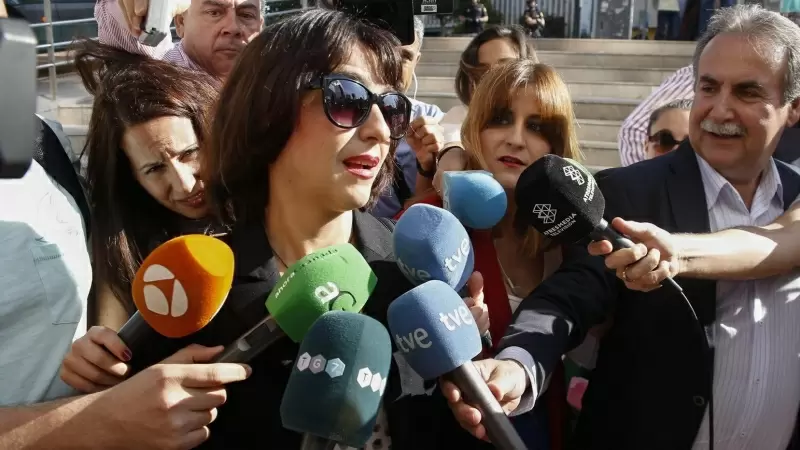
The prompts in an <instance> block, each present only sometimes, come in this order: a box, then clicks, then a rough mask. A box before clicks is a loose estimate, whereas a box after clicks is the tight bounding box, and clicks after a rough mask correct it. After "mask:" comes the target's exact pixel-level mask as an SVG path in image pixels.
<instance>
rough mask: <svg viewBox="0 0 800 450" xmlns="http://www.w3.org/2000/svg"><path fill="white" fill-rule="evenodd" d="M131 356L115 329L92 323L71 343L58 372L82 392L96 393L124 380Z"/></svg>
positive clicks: (63, 378) (69, 383)
mask: <svg viewBox="0 0 800 450" xmlns="http://www.w3.org/2000/svg"><path fill="white" fill-rule="evenodd" d="M130 359H131V353H130V350H128V347H127V346H126V345H125V343H124V342H122V339H120V338H119V336H117V333H115V332H114V330H111V329H110V328H106V327H100V326H94V327H92V328H90V329H89V331H88V332H87V333H86V334H85V335H83V336H82V337H81V338H80V339H78V340H77V341H75V342H73V343H72V347H70V350H69V353H67V356H65V357H64V361H63V362H62V363H61V372H60V374H59V375H60V377H61V379H62V380H63V381H64V382H65V383H67V384H68V385H70V386H72V387H73V388H75V389H77V390H79V391H81V392H84V393H87V394H90V393H92V392H99V391H102V390H104V389H107V388H109V387H111V386H114V385H116V384H119V383H121V382H122V381H124V380H125V377H127V375H128V371H129V370H130V368H129V367H128V365H127V364H126V363H127V362H128V361H129V360H130Z"/></svg>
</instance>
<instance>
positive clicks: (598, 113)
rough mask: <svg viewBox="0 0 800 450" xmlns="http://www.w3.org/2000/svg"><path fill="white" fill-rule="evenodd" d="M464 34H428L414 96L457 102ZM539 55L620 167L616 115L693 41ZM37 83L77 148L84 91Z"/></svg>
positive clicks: (603, 158)
mask: <svg viewBox="0 0 800 450" xmlns="http://www.w3.org/2000/svg"><path fill="white" fill-rule="evenodd" d="M469 41H470V38H460V37H456V38H427V39H425V41H424V43H423V54H422V60H421V61H420V64H419V66H418V68H417V77H418V82H419V86H418V89H417V99H419V100H421V101H424V102H427V103H432V104H436V105H438V106H439V107H440V108H442V109H443V110H444V111H447V110H448V109H450V108H451V107H453V106H455V105H457V104H458V103H459V101H458V98H457V97H456V95H455V93H454V89H453V80H454V79H453V77H454V75H455V73H456V69H457V68H458V61H459V58H460V56H461V52H462V51H463V50H464V48H466V46H467V44H468V43H469ZM535 45H536V48H537V52H538V54H539V59H540V60H541V61H542V62H544V63H547V64H550V65H553V66H554V67H555V68H556V69H557V70H558V71H559V73H560V74H561V76H562V77H563V78H564V80H565V81H566V82H567V84H568V86H569V89H570V92H571V94H572V97H573V102H574V109H575V114H576V117H577V119H578V120H577V121H578V126H579V128H578V134H579V137H580V139H581V143H582V149H583V151H584V153H585V154H586V156H587V158H588V161H587V163H588V165H590V166H595V167H612V166H618V165H619V154H618V150H617V143H616V141H617V133H618V131H619V126H620V124H621V122H622V120H623V119H624V118H625V117H626V116H627V115H628V114H629V113H630V112H631V111H632V110H633V108H635V107H636V105H638V104H639V102H640V101H641V100H642V99H644V98H645V97H647V95H649V94H650V92H652V90H653V89H654V88H655V87H657V86H658V85H659V84H661V81H662V80H663V79H664V78H665V77H667V76H669V75H670V74H672V73H673V72H674V71H675V70H676V69H678V68H680V67H683V66H685V65H687V64H689V63H690V61H691V55H692V52H693V51H694V45H693V44H692V43H684V42H661V41H658V42H656V41H622V40H590V39H538V40H536V42H535ZM48 96H49V88H48V84H47V81H46V79H43V80H41V81H40V83H39V98H38V102H37V108H38V111H39V113H40V114H43V115H44V116H47V117H50V118H53V119H55V120H58V121H59V122H61V123H62V125H63V126H64V129H65V131H66V132H67V134H68V135H70V138H71V140H72V143H73V148H74V149H76V150H78V151H79V150H80V149H82V148H83V143H84V142H85V135H86V126H87V125H88V123H89V118H90V116H91V105H92V99H91V96H89V94H88V93H87V92H86V91H85V90H84V89H83V86H82V85H81V83H80V80H79V79H78V77H77V75H75V74H64V75H62V76H61V77H59V79H58V98H57V99H56V100H55V101H54V100H52V99H50V98H48Z"/></svg>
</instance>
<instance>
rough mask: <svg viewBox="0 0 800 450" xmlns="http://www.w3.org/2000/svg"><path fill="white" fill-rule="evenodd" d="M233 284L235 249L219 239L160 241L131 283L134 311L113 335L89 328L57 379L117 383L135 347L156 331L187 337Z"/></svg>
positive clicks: (89, 386) (81, 384)
mask: <svg viewBox="0 0 800 450" xmlns="http://www.w3.org/2000/svg"><path fill="white" fill-rule="evenodd" d="M232 282H233V251H232V250H231V249H230V248H229V247H228V246H227V245H226V244H225V243H224V242H222V241H220V240H219V239H216V238H213V237H210V236H204V235H187V236H180V237H177V238H174V239H170V240H169V241H167V242H165V243H163V244H161V245H160V246H159V247H158V248H156V249H155V250H153V252H152V253H150V255H148V256H147V258H145V260H144V261H143V262H142V265H141V266H140V267H139V270H138V271H137V272H136V277H135V278H134V280H133V283H132V286H131V293H132V297H133V301H134V303H135V304H136V307H137V309H138V311H137V312H136V313H135V314H134V315H133V316H131V318H130V319H129V320H128V322H126V323H125V325H123V326H122V328H120V330H119V332H118V333H117V334H116V335H114V333H113V332H112V331H111V330H109V329H108V328H105V327H93V328H92V329H90V330H89V332H88V333H87V334H86V336H84V337H82V338H80V339H78V340H77V341H75V343H74V344H73V346H72V348H71V350H70V353H68V354H67V356H66V358H65V360H64V363H63V364H62V369H61V378H62V380H64V382H66V383H67V384H69V385H70V386H72V387H74V388H75V389H78V390H80V391H82V392H96V391H98V390H102V389H105V388H107V387H109V386H113V385H114V384H117V383H119V382H120V381H121V380H122V379H123V377H125V376H126V375H127V373H128V366H127V365H126V364H125V363H127V362H128V361H130V359H131V357H132V356H133V355H134V354H135V352H136V350H137V349H140V348H142V347H143V346H145V345H147V341H148V339H149V338H150V337H151V336H153V334H154V332H157V333H159V334H161V335H162V336H166V337H170V338H180V337H185V336H188V335H190V334H192V333H194V332H196V331H198V330H200V329H201V328H203V327H204V326H205V325H206V324H208V322H210V321H211V320H212V319H213V318H214V316H216V314H217V312H218V311H219V310H220V308H221V307H222V305H223V303H224V302H225V299H226V298H227V296H228V292H229V291H230V288H231V284H232Z"/></svg>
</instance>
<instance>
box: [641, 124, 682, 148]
mask: <svg viewBox="0 0 800 450" xmlns="http://www.w3.org/2000/svg"><path fill="white" fill-rule="evenodd" d="M647 140H648V141H650V142H652V143H653V144H656V145H657V146H658V147H659V149H660V150H661V152H662V153H666V152H668V151H671V150H672V149H673V148H675V146H676V145H678V144H680V143H681V141H679V140H677V139H675V136H673V135H672V132H671V131H669V130H661V131H658V132H656V133H654V134H653V135H652V136H650V137H649V138H647Z"/></svg>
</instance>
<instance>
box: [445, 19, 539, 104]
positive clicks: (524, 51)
mask: <svg viewBox="0 0 800 450" xmlns="http://www.w3.org/2000/svg"><path fill="white" fill-rule="evenodd" d="M516 59H527V60H530V61H533V62H534V63H535V62H538V61H539V60H538V59H537V57H536V51H535V50H534V48H533V43H532V41H531V40H530V39H528V37H527V36H526V35H525V32H524V31H523V30H522V28H520V27H518V26H516V25H500V26H496V27H492V28H487V29H486V30H484V31H482V32H481V33H479V34H478V35H477V36H475V37H474V38H473V39H472V41H470V43H469V45H467V48H466V49H465V50H464V52H463V53H461V61H460V62H459V65H458V72H456V93H457V94H458V99H459V100H461V103H463V104H464V105H469V102H470V99H471V98H472V93H473V91H474V90H475V86H477V85H478V82H479V81H480V80H481V77H482V76H483V74H484V73H486V71H487V70H489V68H491V67H492V66H493V65H495V64H497V63H498V62H501V61H513V60H516Z"/></svg>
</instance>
